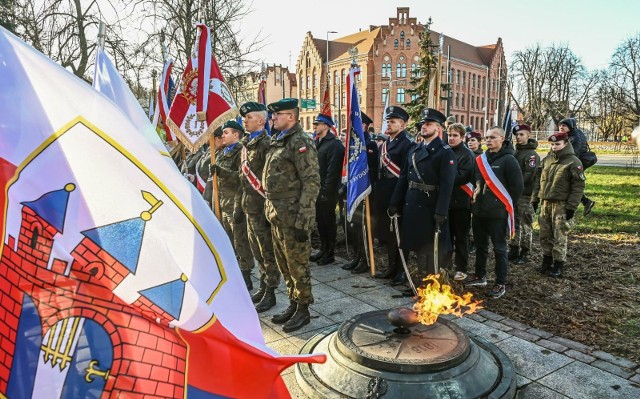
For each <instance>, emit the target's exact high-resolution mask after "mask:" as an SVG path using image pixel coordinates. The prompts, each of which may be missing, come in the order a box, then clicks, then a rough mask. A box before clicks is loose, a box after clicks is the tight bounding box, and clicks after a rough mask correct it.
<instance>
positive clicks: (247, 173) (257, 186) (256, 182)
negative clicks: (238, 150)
mask: <svg viewBox="0 0 640 399" xmlns="http://www.w3.org/2000/svg"><path fill="white" fill-rule="evenodd" d="M240 160H241V161H242V163H241V165H242V167H241V169H242V174H243V175H244V177H246V178H247V181H248V182H249V184H250V185H251V187H253V189H254V190H256V192H257V193H258V194H260V195H261V196H262V197H263V198H267V194H266V192H265V190H264V187H262V183H260V179H258V176H256V174H255V173H253V171H252V170H251V168H250V167H249V160H248V159H247V147H242V154H241V156H240Z"/></svg>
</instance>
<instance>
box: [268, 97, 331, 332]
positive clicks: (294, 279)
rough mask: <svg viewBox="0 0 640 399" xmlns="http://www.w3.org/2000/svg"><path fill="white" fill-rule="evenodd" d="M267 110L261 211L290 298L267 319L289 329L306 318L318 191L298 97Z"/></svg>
mask: <svg viewBox="0 0 640 399" xmlns="http://www.w3.org/2000/svg"><path fill="white" fill-rule="evenodd" d="M269 110H270V111H271V112H272V113H273V114H272V115H273V116H272V118H273V120H274V128H275V129H276V130H277V131H278V132H279V133H277V134H275V135H274V136H272V138H271V147H270V148H269V153H268V154H267V159H266V161H265V165H264V171H263V174H262V186H263V187H264V188H265V190H266V192H267V200H266V202H265V215H266V216H267V220H269V222H271V233H272V236H273V249H274V252H275V256H276V262H277V264H278V268H279V269H280V272H281V273H282V276H283V277H284V280H285V282H286V284H287V293H288V296H289V300H290V303H289V306H288V307H287V308H286V309H285V310H284V311H283V312H282V313H280V314H277V315H275V316H273V318H272V319H271V321H272V322H274V323H276V324H282V323H284V325H283V327H282V329H283V330H284V331H285V332H291V331H295V330H298V329H300V328H302V327H303V326H304V325H306V324H309V322H310V321H311V316H310V314H309V305H310V304H312V303H313V295H312V294H311V271H310V270H309V255H310V254H311V242H310V239H309V232H310V230H311V226H312V225H313V222H314V215H315V205H316V198H317V197H318V192H319V191H320V173H319V169H318V156H317V153H316V147H315V145H314V143H313V140H312V139H311V137H309V135H308V134H306V133H305V132H304V131H303V130H302V127H301V126H300V124H299V123H298V118H299V110H298V100H297V99H294V98H285V99H282V100H280V101H278V102H275V103H271V104H269Z"/></svg>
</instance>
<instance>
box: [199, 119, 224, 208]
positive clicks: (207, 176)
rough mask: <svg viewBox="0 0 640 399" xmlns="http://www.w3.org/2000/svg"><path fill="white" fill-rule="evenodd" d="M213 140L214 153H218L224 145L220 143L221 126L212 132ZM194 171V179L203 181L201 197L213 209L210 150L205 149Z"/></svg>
mask: <svg viewBox="0 0 640 399" xmlns="http://www.w3.org/2000/svg"><path fill="white" fill-rule="evenodd" d="M213 137H214V139H213V142H214V147H215V148H214V151H215V152H216V154H218V153H219V150H221V149H222V148H223V147H224V146H223V144H222V127H218V128H217V129H216V130H215V131H214V132H213ZM196 171H197V172H198V176H196V179H198V178H199V179H201V181H202V182H204V191H203V192H202V198H204V200H205V202H206V203H207V205H209V208H211V210H213V207H212V206H211V204H212V202H211V201H212V197H213V176H212V174H211V150H209V149H207V151H205V153H204V154H202V156H201V157H200V159H199V160H198V162H197V163H196Z"/></svg>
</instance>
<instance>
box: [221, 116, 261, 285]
mask: <svg viewBox="0 0 640 399" xmlns="http://www.w3.org/2000/svg"><path fill="white" fill-rule="evenodd" d="M243 133H244V129H243V128H242V126H240V124H238V122H236V121H234V120H230V121H227V122H226V123H225V124H224V126H223V127H222V140H223V142H224V145H225V147H224V149H223V150H222V151H221V154H219V156H217V157H216V162H215V164H213V165H211V168H212V170H213V172H214V173H216V174H217V175H218V189H219V190H220V211H221V213H222V226H223V227H224V229H225V231H226V232H227V234H228V235H229V239H230V240H231V242H232V243H233V246H234V248H235V251H236V255H237V256H238V258H239V259H238V261H239V263H240V271H242V277H243V278H244V282H245V284H246V286H247V289H248V290H252V289H253V284H252V283H251V269H252V268H253V265H254V261H253V254H252V253H251V249H250V248H249V243H248V240H247V220H246V218H245V215H244V214H243V213H242V209H241V205H240V204H241V199H242V187H241V186H240V153H241V151H242V144H240V143H239V142H238V140H239V137H240V134H243Z"/></svg>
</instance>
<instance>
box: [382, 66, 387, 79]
mask: <svg viewBox="0 0 640 399" xmlns="http://www.w3.org/2000/svg"><path fill="white" fill-rule="evenodd" d="M382 77H383V78H386V77H387V64H382Z"/></svg>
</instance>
